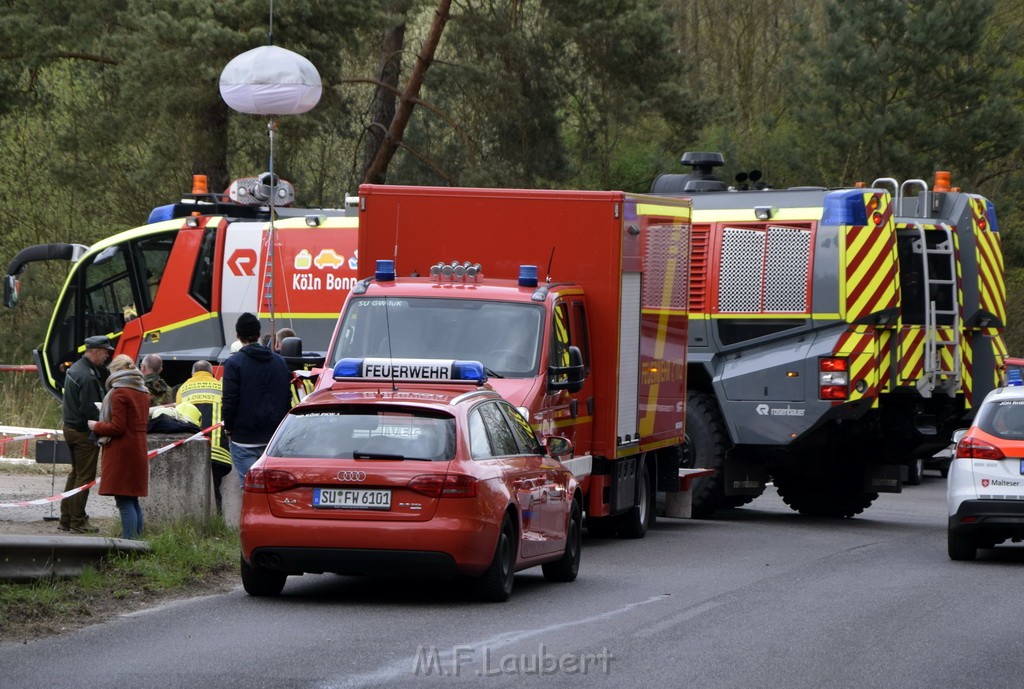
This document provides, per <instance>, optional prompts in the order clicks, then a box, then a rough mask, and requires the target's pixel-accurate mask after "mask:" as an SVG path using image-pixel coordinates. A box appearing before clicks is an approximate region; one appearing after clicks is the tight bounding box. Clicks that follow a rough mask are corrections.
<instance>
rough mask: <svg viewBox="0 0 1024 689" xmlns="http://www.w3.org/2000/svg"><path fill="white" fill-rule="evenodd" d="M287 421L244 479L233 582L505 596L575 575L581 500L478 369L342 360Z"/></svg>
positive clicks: (271, 589)
mask: <svg viewBox="0 0 1024 689" xmlns="http://www.w3.org/2000/svg"><path fill="white" fill-rule="evenodd" d="M334 376H335V383H334V385H333V386H332V388H331V389H329V390H321V391H319V392H317V393H315V394H313V395H310V396H309V397H307V398H306V399H305V400H304V401H303V402H302V403H301V404H299V405H298V406H296V407H295V408H294V409H292V411H291V412H290V413H289V414H288V416H287V417H285V419H284V421H283V422H282V423H281V425H280V427H279V428H278V429H277V432H276V433H275V435H274V438H273V439H272V440H271V442H270V445H269V446H268V447H267V451H266V453H265V454H264V456H263V457H262V458H261V459H260V460H259V461H258V462H257V463H256V464H255V465H254V466H253V467H252V469H251V470H250V471H249V474H248V475H247V476H246V479H245V487H244V493H243V497H242V515H241V539H242V562H241V574H242V584H243V586H244V587H245V590H246V592H247V593H249V594H250V595H253V596H275V595H278V594H279V593H281V591H282V589H283V588H284V585H285V582H286V580H287V578H288V576H290V575H298V574H303V573H305V572H317V573H322V572H335V573H338V574H350V575H370V576H374V575H390V574H402V575H409V574H414V575H423V576H438V577H468V578H471V579H472V580H473V583H474V586H475V589H476V593H477V595H478V597H479V598H481V599H483V600H491V601H503V600H506V599H508V597H509V596H510V595H511V592H512V584H513V575H514V574H515V572H517V571H519V570H523V569H527V568H529V567H535V566H537V565H540V566H541V567H542V568H543V572H544V576H545V577H546V578H547V579H549V580H552V581H573V580H574V579H575V578H576V575H577V572H578V570H579V559H580V535H581V528H582V502H581V499H582V495H580V494H579V491H578V486H577V483H576V480H575V479H574V478H573V476H572V473H571V472H569V471H568V470H567V469H566V468H565V467H564V466H563V465H562V463H561V462H559V460H558V459H557V457H558V456H566V455H569V454H571V452H572V448H571V445H570V443H569V442H568V441H567V440H565V439H564V438H559V437H553V438H549V439H548V441H547V447H546V448H543V447H541V445H540V443H539V442H538V440H537V436H536V435H535V434H534V432H533V430H532V429H531V427H530V424H529V422H528V421H527V420H526V419H524V418H523V416H522V415H521V414H520V413H519V411H517V410H516V409H515V408H514V407H513V406H512V405H510V404H509V403H508V402H506V401H505V400H504V399H503V398H502V397H500V396H499V395H498V394H497V393H496V392H494V391H493V390H492V389H490V387H489V386H487V385H486V384H485V380H486V376H485V373H484V369H483V366H481V365H480V364H479V363H477V362H459V361H434V360H423V361H421V360H398V359H344V360H342V361H341V362H339V363H338V364H337V365H336V366H335V369H334Z"/></svg>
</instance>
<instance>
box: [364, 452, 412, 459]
mask: <svg viewBox="0 0 1024 689" xmlns="http://www.w3.org/2000/svg"><path fill="white" fill-rule="evenodd" d="M352 459H405V455H386V454H383V453H381V452H353V453H352Z"/></svg>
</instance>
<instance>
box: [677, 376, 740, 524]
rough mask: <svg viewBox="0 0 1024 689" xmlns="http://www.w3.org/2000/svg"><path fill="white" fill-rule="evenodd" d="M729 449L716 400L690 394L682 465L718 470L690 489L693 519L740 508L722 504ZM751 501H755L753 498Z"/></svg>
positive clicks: (698, 481) (696, 482)
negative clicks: (717, 509) (724, 508)
mask: <svg viewBox="0 0 1024 689" xmlns="http://www.w3.org/2000/svg"><path fill="white" fill-rule="evenodd" d="M728 450H729V437H728V435H726V432H725V424H724V423H723V421H722V417H721V414H720V413H719V411H718V405H717V404H716V403H715V399H714V398H713V397H712V396H711V395H708V394H705V393H702V392H687V393H686V442H685V443H684V444H683V459H682V462H681V464H682V466H683V467H685V468H687V469H697V468H699V469H718V472H717V473H716V474H714V475H713V476H707V477H705V478H698V479H695V480H694V482H693V485H692V487H691V488H690V493H691V495H692V505H693V507H692V510H691V514H692V515H693V516H694V517H698V518H701V517H710V516H711V515H712V514H713V513H714V511H715V509H716V508H717V507H719V506H722V507H725V506H730V507H731V506H735V507H738V506H739V505H728V503H727V502H723V499H726V496H725V494H724V490H723V489H724V486H725V476H724V473H723V472H724V469H725V453H726V452H727V451H728ZM729 497H732V496H729ZM735 497H737V498H741V497H747V496H735ZM750 499H751V500H753V497H751V498H750ZM740 504H745V503H740Z"/></svg>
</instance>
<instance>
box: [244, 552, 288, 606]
mask: <svg viewBox="0 0 1024 689" xmlns="http://www.w3.org/2000/svg"><path fill="white" fill-rule="evenodd" d="M241 560H242V588H244V589H245V592H246V593H248V594H249V595H250V596H259V597H262V596H271V597H272V596H277V595H280V593H281V591H282V590H283V589H284V583H285V581H286V580H287V579H288V575H287V574H285V573H284V572H277V571H275V570H272V569H265V568H263V567H257V566H256V565H250V564H249V563H248V562H246V561H245V558H244V557H243V558H241Z"/></svg>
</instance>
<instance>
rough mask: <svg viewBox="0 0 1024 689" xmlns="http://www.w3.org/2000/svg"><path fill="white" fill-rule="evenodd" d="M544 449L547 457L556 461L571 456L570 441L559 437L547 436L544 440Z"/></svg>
mask: <svg viewBox="0 0 1024 689" xmlns="http://www.w3.org/2000/svg"><path fill="white" fill-rule="evenodd" d="M544 449H545V450H547V454H548V456H549V457H554V458H555V459H558V458H559V457H565V456H567V455H571V454H572V441H571V440H569V439H568V438H565V437H563V436H560V435H549V436H548V437H547V438H545V439H544Z"/></svg>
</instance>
